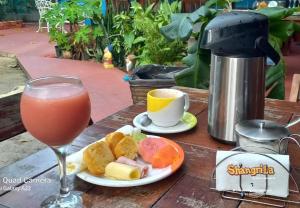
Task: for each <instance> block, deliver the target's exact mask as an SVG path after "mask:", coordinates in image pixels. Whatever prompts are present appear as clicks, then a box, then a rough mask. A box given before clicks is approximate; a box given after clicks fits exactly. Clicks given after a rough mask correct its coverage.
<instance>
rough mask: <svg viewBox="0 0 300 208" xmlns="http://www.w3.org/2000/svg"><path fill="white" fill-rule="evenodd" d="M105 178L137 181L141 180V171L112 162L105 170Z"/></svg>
mask: <svg viewBox="0 0 300 208" xmlns="http://www.w3.org/2000/svg"><path fill="white" fill-rule="evenodd" d="M105 176H106V177H108V178H113V179H119V180H137V179H140V178H141V171H140V169H139V168H137V167H134V166H130V165H125V164H121V163H117V162H111V163H109V164H108V165H107V166H106V168H105Z"/></svg>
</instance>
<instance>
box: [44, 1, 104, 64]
mask: <svg viewBox="0 0 300 208" xmlns="http://www.w3.org/2000/svg"><path fill="white" fill-rule="evenodd" d="M101 2H102V1H101V0H93V1H88V0H70V1H64V2H62V3H60V4H54V6H53V8H52V9H50V10H48V12H47V13H45V15H44V18H45V20H46V21H47V22H48V24H49V27H50V31H49V36H50V41H53V42H56V44H57V49H58V50H57V51H58V53H57V55H58V56H59V55H61V54H62V55H63V56H65V57H66V56H67V57H70V56H71V57H72V58H73V59H87V58H88V54H91V52H94V53H93V54H95V53H102V51H98V50H97V40H98V39H101V38H102V37H103V36H104V32H103V25H99V24H96V23H93V24H91V25H86V24H84V22H85V21H86V20H87V19H89V18H91V19H92V18H95V17H99V18H102V14H101V9H99V8H101ZM66 26H67V27H66ZM99 59H101V56H100V57H99Z"/></svg>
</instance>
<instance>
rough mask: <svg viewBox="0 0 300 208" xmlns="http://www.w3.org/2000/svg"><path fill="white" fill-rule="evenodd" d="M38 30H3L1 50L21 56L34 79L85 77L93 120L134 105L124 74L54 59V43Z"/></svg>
mask: <svg viewBox="0 0 300 208" xmlns="http://www.w3.org/2000/svg"><path fill="white" fill-rule="evenodd" d="M35 29H36V28H35V27H33V26H28V25H27V26H26V27H25V28H22V29H10V30H1V31H0V51H4V52H9V53H14V54H16V55H17V57H18V60H19V61H20V63H21V65H22V66H23V67H24V68H25V70H26V72H27V73H28V74H29V75H30V77H32V78H36V77H40V76H47V75H71V76H78V77H80V78H81V80H82V82H83V84H84V86H85V87H86V88H87V90H88V91H89V94H90V97H91V102H92V119H93V120H94V121H98V120H100V119H102V118H104V117H106V116H108V115H110V114H112V113H114V112H116V111H119V110H121V109H123V108H125V107H127V106H129V105H131V104H132V100H131V94H130V90H129V85H128V83H126V82H124V81H123V79H122V78H123V76H124V73H123V72H122V71H120V70H118V69H104V68H103V66H102V64H100V63H95V62H88V61H75V60H67V59H57V58H49V57H54V54H55V52H54V47H53V44H49V42H48V35H47V33H36V32H35Z"/></svg>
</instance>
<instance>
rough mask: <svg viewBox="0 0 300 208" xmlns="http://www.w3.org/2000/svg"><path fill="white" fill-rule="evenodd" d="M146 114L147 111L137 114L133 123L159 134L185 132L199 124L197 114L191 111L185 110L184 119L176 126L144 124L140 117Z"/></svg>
mask: <svg viewBox="0 0 300 208" xmlns="http://www.w3.org/2000/svg"><path fill="white" fill-rule="evenodd" d="M145 114H147V112H144V113H141V114H139V115H137V116H136V117H135V118H134V119H133V125H134V126H136V127H137V128H139V129H142V130H143V131H146V132H151V133H159V134H173V133H179V132H184V131H187V130H190V129H192V128H193V127H195V126H196V124H197V118H196V116H194V115H193V114H191V113H189V112H185V113H184V115H183V117H182V119H181V120H180V121H179V123H178V124H177V125H175V126H171V127H160V126H156V125H154V124H153V123H151V124H150V125H149V126H142V125H141V123H140V119H141V117H142V116H143V115H145Z"/></svg>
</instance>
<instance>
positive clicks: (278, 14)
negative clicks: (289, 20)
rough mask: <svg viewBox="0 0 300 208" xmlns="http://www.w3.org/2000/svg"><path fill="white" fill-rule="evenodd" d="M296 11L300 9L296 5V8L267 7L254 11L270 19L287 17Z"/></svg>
mask: <svg viewBox="0 0 300 208" xmlns="http://www.w3.org/2000/svg"><path fill="white" fill-rule="evenodd" d="M297 11H300V7H296V8H283V7H267V8H264V9H260V10H258V11H256V12H258V13H260V14H264V15H266V16H267V17H268V19H269V20H270V21H272V20H282V19H284V18H285V17H288V16H290V15H292V14H293V13H294V12H297Z"/></svg>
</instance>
